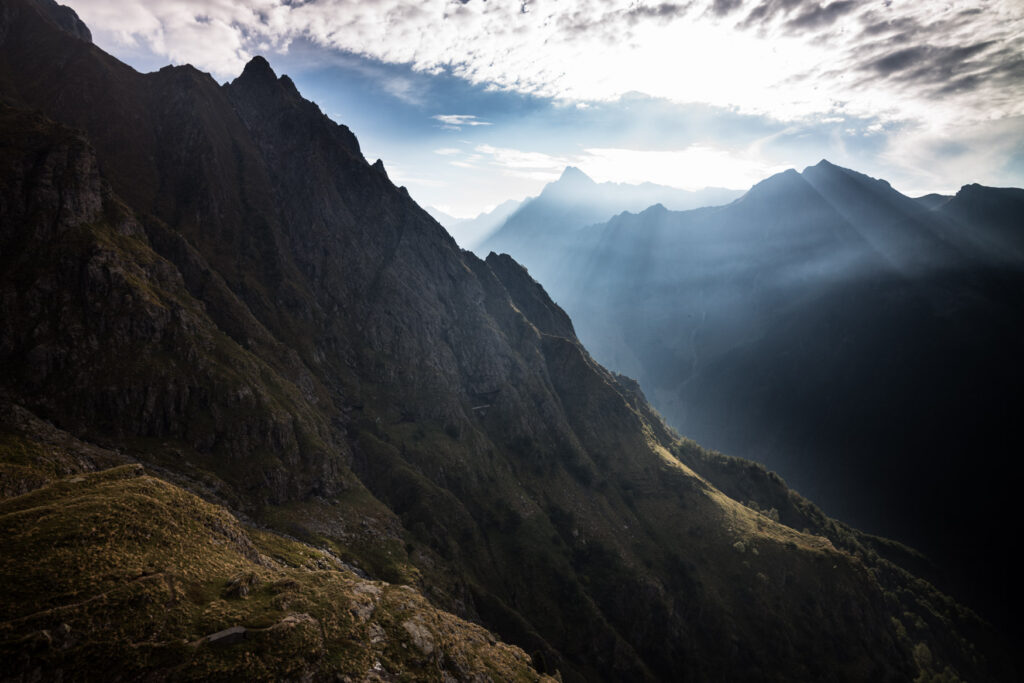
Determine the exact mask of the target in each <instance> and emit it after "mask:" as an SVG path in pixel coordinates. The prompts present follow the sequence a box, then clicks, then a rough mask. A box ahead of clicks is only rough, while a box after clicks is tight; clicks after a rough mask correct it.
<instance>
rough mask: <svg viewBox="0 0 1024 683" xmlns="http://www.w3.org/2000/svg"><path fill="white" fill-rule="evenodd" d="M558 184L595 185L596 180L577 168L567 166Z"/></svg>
mask: <svg viewBox="0 0 1024 683" xmlns="http://www.w3.org/2000/svg"><path fill="white" fill-rule="evenodd" d="M558 182H560V183H566V182H568V183H587V184H588V185H594V184H595V183H594V179H593V178H591V177H590V176H588V175H587V174H586V173H584V172H583V171H581V170H580V169H578V168H576V167H575V166H566V167H565V170H564V171H562V175H561V177H559V179H558Z"/></svg>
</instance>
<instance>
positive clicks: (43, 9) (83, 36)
mask: <svg viewBox="0 0 1024 683" xmlns="http://www.w3.org/2000/svg"><path fill="white" fill-rule="evenodd" d="M30 2H31V4H33V5H35V6H36V8H37V9H38V10H39V12H40V13H41V14H42V15H43V16H44V17H46V18H47V19H49V20H50V21H51V22H53V23H54V24H56V26H57V27H58V28H59V29H60V30H62V31H64V32H65V33H67V34H68V35H72V36H74V37H75V38H78V39H79V40H84V41H85V42H87V43H91V42H92V32H91V31H89V27H88V26H86V25H85V22H83V21H82V20H81V19H79V17H78V14H77V13H76V12H75V10H73V9H71V8H70V7H68V6H66V5H61V4H58V3H57V2H55V0H30Z"/></svg>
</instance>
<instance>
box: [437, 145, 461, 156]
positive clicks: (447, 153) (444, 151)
mask: <svg viewBox="0 0 1024 683" xmlns="http://www.w3.org/2000/svg"><path fill="white" fill-rule="evenodd" d="M459 151H460V150H458V149H456V148H454V147H442V148H441V149H435V150H434V154H441V155H442V156H451V155H452V154H458V153H459Z"/></svg>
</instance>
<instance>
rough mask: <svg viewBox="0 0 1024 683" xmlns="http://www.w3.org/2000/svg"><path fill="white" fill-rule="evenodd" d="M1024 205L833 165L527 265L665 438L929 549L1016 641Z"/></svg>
mask: <svg viewBox="0 0 1024 683" xmlns="http://www.w3.org/2000/svg"><path fill="white" fill-rule="evenodd" d="M1022 198H1024V191H1022V190H1015V189H994V188H983V187H980V186H976V185H971V186H967V187H965V188H963V189H962V190H961V191H960V192H959V193H957V195H956V196H955V197H952V198H946V199H944V200H943V201H941V202H937V201H931V202H921V201H920V200H913V199H910V198H908V197H905V196H903V195H901V194H900V193H898V192H896V191H895V190H893V189H892V188H891V187H890V186H889V184H888V183H886V182H885V181H881V180H875V179H872V178H869V177H867V176H864V175H862V174H859V173H856V172H853V171H850V170H848V169H843V168H840V167H837V166H835V165H833V164H830V163H829V162H827V161H822V162H821V163H819V164H817V165H816V166H813V167H810V168H807V169H805V170H804V171H803V173H797V172H796V171H787V172H785V173H782V174H779V175H776V176H773V177H771V178H769V179H767V180H765V181H763V182H761V183H759V184H758V185H756V186H755V187H753V188H752V189H751V190H750V191H749V192H748V193H747V194H746V195H744V196H743V197H742V198H741V199H739V200H737V201H735V202H733V203H732V204H729V205H727V206H724V207H716V208H711V209H701V210H697V211H688V212H671V211H667V210H665V209H664V208H663V207H660V206H654V207H651V208H649V209H647V210H645V211H643V212H641V213H639V214H622V215H620V216H617V217H615V218H614V219H612V220H611V221H609V222H607V223H606V224H603V225H595V226H591V227H589V228H587V229H586V230H584V231H580V232H579V233H577V235H576V237H575V238H574V239H573V240H571V241H569V242H559V241H555V240H552V241H550V242H546V243H545V242H543V241H538V240H537V239H536V237H535V236H526V237H524V242H527V241H528V242H529V243H528V244H525V243H524V244H523V245H522V250H521V253H522V254H524V255H526V257H525V258H524V264H525V265H526V266H527V267H529V268H530V269H531V272H532V273H533V274H534V275H535V276H537V277H538V278H540V279H541V281H543V282H545V285H546V286H547V287H548V288H549V290H550V291H551V292H552V293H553V296H554V298H555V299H556V300H557V301H559V302H560V303H561V304H562V305H563V306H564V307H565V308H566V310H567V311H568V312H569V313H570V314H571V315H572V317H573V321H574V323H575V325H576V329H577V331H578V332H579V334H580V337H581V338H582V339H583V340H584V341H585V342H586V344H587V345H588V347H589V348H590V349H591V350H592V351H593V353H594V354H595V357H596V358H597V359H598V360H600V361H602V362H604V363H607V364H608V366H609V367H612V368H615V369H616V370H617V371H620V372H626V373H629V374H631V375H633V376H636V377H637V378H638V379H639V381H640V383H641V385H642V386H643V387H644V389H645V391H646V392H647V394H648V395H649V396H651V398H652V401H653V403H654V405H655V406H656V407H657V408H658V409H659V410H660V412H661V413H662V414H663V415H665V416H666V418H667V420H668V421H669V422H670V423H671V424H673V425H674V426H676V427H677V428H679V429H680V430H681V431H682V432H683V433H685V434H687V435H689V436H691V437H693V438H695V439H697V440H698V441H699V442H701V443H703V444H705V445H707V446H710V447H714V448H716V449H720V450H722V451H725V452H728V453H733V454H736V455H741V456H743V457H749V458H752V459H755V460H757V461H760V462H763V463H765V464H766V465H767V466H768V467H770V468H771V469H773V470H777V471H778V472H780V473H781V474H782V475H783V476H784V477H785V478H786V480H787V481H789V482H790V483H791V484H792V485H794V486H795V487H796V488H797V489H798V490H800V491H801V492H803V493H805V494H807V495H808V496H809V497H811V498H812V499H813V500H816V501H818V502H819V503H820V504H822V505H823V506H824V507H825V509H826V510H827V511H829V512H830V513H832V514H836V515H838V516H839V517H840V518H842V519H844V520H846V521H849V522H851V523H854V524H857V525H861V526H863V527H865V528H868V529H870V530H871V531H873V532H876V533H881V534H885V535H890V536H894V537H897V538H900V539H901V540H903V541H905V542H908V543H910V544H912V545H915V546H919V547H921V548H922V549H924V550H926V551H927V553H928V554H929V555H930V556H932V557H933V558H934V559H935V560H937V561H938V563H939V565H940V567H941V568H942V571H940V572H939V574H937V575H936V576H942V577H943V580H944V581H949V583H947V584H946V585H957V586H959V587H960V590H965V591H967V592H969V593H971V599H972V600H973V601H975V604H978V605H983V606H984V608H985V610H986V611H987V613H989V614H992V615H993V616H994V617H996V618H999V619H1000V620H1001V621H1002V622H1003V623H1005V624H1006V625H1008V626H1010V625H1012V624H1014V623H1015V622H1016V618H1015V614H1016V610H1017V608H1018V607H1019V605H1020V604H1021V603H1020V597H1021V593H1020V589H1019V587H1018V585H1017V580H1016V577H1015V574H1014V570H1013V568H1012V565H1011V564H1010V563H1007V562H1006V561H1005V559H1003V558H1001V551H1000V550H999V549H998V548H999V545H1000V543H1001V542H1002V539H1005V538H1007V537H1012V536H1014V535H1016V534H1017V533H1019V532H1020V531H1021V527H1020V523H1019V519H1020V517H1019V515H1017V514H1016V512H1015V511H1014V508H1013V500H1014V488H1013V487H1014V483H1013V482H1014V481H1015V475H1016V474H1017V473H1019V471H1020V467H1019V464H1018V462H1017V461H1018V457H1017V455H1018V453H1019V450H1020V449H1019V438H1018V428H1017V419H1016V417H1015V416H1016V415H1017V414H1019V413H1020V411H1021V410H1022V409H1024V404H1022V399H1021V395H1020V392H1019V390H1018V389H1017V387H1019V386H1020V385H1021V382H1022V381H1024V361H1022V360H1021V356H1020V348H1021V347H1022V343H1024V308H1022V307H1021V302H1022V301H1024V251H1021V247H1022V243H1021V240H1022V239H1024V232H1022V231H1021V223H1020V216H1021V215H1024V213H1022V212H1021V211H1022V208H1024V205H1022V204H1021V202H1022ZM545 251H546V252H547V255H546V257H545V259H546V260H545V259H540V260H537V261H531V260H530V258H529V255H530V254H533V253H536V252H545ZM510 253H511V254H512V255H513V256H516V257H518V256H519V254H520V250H518V249H511V250H510ZM554 262H557V263H558V265H557V267H555V268H552V267H550V264H551V263H554ZM981 501H984V503H983V504H979V503H980V502H981Z"/></svg>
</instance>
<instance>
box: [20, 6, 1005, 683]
mask: <svg viewBox="0 0 1024 683" xmlns="http://www.w3.org/2000/svg"><path fill="white" fill-rule="evenodd" d="M0 321H2V323H0V587H2V588H0V659H2V661H3V662H4V666H3V670H2V672H0V678H3V679H4V680H22V681H27V680H67V679H76V680H94V679H99V678H104V679H130V680H137V679H146V680H168V679H173V680H181V679H197V680H209V679H231V680H238V679H244V680H365V681H387V680H435V681H450V680H453V679H454V680H477V681H479V680H502V681H503V680H523V681H528V680H553V678H552V677H558V678H560V679H561V680H563V681H583V680H588V681H591V680H592V681H601V680H609V681H611V680H615V681H629V680H637V681H648V680H680V679H685V678H689V679H696V680H708V681H714V680H721V681H727V680H728V681H732V680H738V679H757V680H778V681H783V680H785V681H792V680H816V681H818V680H878V681H901V680H910V679H914V678H918V677H920V678H924V679H927V678H930V677H936V676H945V677H947V678H950V677H959V678H962V679H971V680H1014V679H1015V678H1016V674H1017V673H1018V672H1017V671H1016V670H1015V668H1014V667H1015V665H1014V663H1013V660H1012V658H1011V652H1012V650H1011V648H1010V647H1009V645H1008V643H1007V642H1006V641H1005V640H1004V639H1003V637H1002V636H1001V635H1000V633H999V632H998V631H996V630H995V629H993V628H992V627H991V626H989V625H987V624H986V623H985V622H984V621H983V620H981V619H980V618H979V617H978V616H976V615H975V614H974V613H973V612H971V611H970V610H968V609H966V608H964V607H962V606H961V605H960V604H959V603H958V602H956V601H955V600H954V599H953V598H951V597H949V596H947V595H945V594H943V593H942V592H940V591H939V590H937V589H936V588H935V587H934V586H933V585H931V584H929V583H927V582H926V581H923V580H921V579H920V578H918V577H917V576H915V575H914V574H913V573H912V572H914V571H917V567H918V565H920V564H921V562H922V559H921V558H920V556H919V555H918V554H917V553H915V552H914V551H912V550H910V549H908V548H906V547H904V546H901V545H900V544H898V543H894V542H891V541H887V540H884V539H882V538H878V537H875V536H870V535H867V534H864V533H862V532H859V531H857V530H855V529H853V528H851V527H849V526H846V525H844V524H842V523H839V522H836V521H835V520H832V519H830V518H828V517H826V516H825V515H824V514H822V512H821V511H820V510H819V509H818V508H817V507H816V506H814V505H813V504H812V503H810V502H809V501H808V500H806V499H804V498H802V497H801V496H799V495H797V494H796V493H794V492H793V491H791V490H790V489H788V488H787V487H786V486H785V484H784V483H783V482H782V480H781V479H779V478H778V477H777V476H774V475H772V474H770V473H769V472H767V471H766V470H765V469H764V468H763V467H761V466H758V465H756V464H754V463H751V462H748V461H744V460H740V459H736V458H731V457H727V456H722V455H718V454H716V453H713V452H709V451H706V450H704V449H703V448H701V447H700V446H698V445H697V444H696V443H694V442H692V441H690V440H688V439H684V438H681V437H680V436H679V435H678V434H676V433H675V432H674V431H673V430H672V429H670V428H669V427H668V426H666V424H665V423H664V422H663V421H662V419H661V418H660V417H659V416H658V415H657V414H656V413H655V412H654V411H653V409H652V408H651V407H650V406H649V404H648V403H647V401H646V399H645V398H644V396H643V393H642V392H641V391H640V389H639V386H638V385H637V384H636V382H634V381H632V380H630V379H628V378H627V377H625V376H622V375H619V374H615V373H613V372H609V371H608V370H606V369H605V368H604V367H602V366H601V365H600V364H598V363H597V362H595V361H594V360H593V359H592V358H591V356H590V354H589V353H588V352H587V350H586V349H585V348H584V347H583V345H582V344H581V343H580V342H579V340H578V339H577V337H576V334H575V332H574V326H573V322H572V320H571V319H570V318H569V316H567V315H566V313H565V312H564V311H563V310H562V309H561V308H560V307H559V306H557V305H556V304H555V303H553V302H552V300H551V299H550V298H549V297H548V295H547V293H546V292H545V289H544V288H543V287H542V286H541V285H540V284H538V282H537V281H535V280H534V279H533V278H531V277H530V275H529V274H528V273H527V271H526V270H525V269H524V268H523V267H522V266H521V265H519V264H518V263H517V262H516V261H515V260H513V259H512V258H511V257H508V256H502V255H490V256H488V257H487V258H486V259H480V258H478V257H476V256H474V255H473V254H472V253H470V252H467V251H464V250H462V249H460V248H459V247H458V245H457V244H456V242H455V241H454V240H453V239H452V237H451V236H450V235H449V234H448V233H447V232H446V231H445V230H444V229H443V228H442V227H441V226H440V225H439V224H438V223H437V222H436V221H435V220H433V219H432V218H431V217H430V216H429V215H428V214H427V213H426V212H425V211H424V210H423V209H421V208H420V207H419V206H417V205H416V204H415V202H413V201H412V200H411V199H410V197H409V195H408V193H407V192H406V191H405V190H404V188H401V187H396V186H395V185H394V184H393V183H392V182H391V180H390V179H389V178H388V175H387V172H386V170H385V168H384V165H383V164H382V163H381V162H379V161H378V162H376V163H373V164H370V163H368V162H367V160H366V159H364V158H363V156H362V153H361V151H360V147H359V143H358V141H357V139H356V137H355V136H354V135H353V133H352V132H351V131H350V130H349V129H348V128H346V127H345V126H343V125H339V124H336V123H335V122H333V121H331V120H330V119H328V118H327V117H326V116H324V115H323V114H322V113H321V112H320V110H319V109H318V107H317V106H316V105H315V104H313V103H312V102H309V101H307V100H305V99H303V98H302V97H301V95H300V94H299V92H298V90H297V89H296V87H295V84H294V83H293V82H292V81H291V80H290V79H289V78H288V77H287V76H280V77H278V76H277V75H276V74H275V73H274V72H273V70H272V68H271V66H270V65H269V63H268V62H267V61H266V60H265V59H263V58H261V57H256V58H254V59H252V60H251V61H250V62H249V63H248V64H247V65H246V67H245V69H244V71H243V72H242V74H241V75H240V76H239V77H238V78H236V79H235V80H233V81H231V82H230V83H226V84H223V85H220V84H218V83H217V82H216V81H214V79H213V78H211V77H210V76H209V75H208V74H205V73H202V72H200V71H198V70H196V69H194V68H192V67H190V66H176V67H166V68H164V69H161V70H159V71H157V72H153V73H149V74H141V73H138V72H136V71H134V70H133V69H131V68H130V67H128V66H126V65H125V64H123V63H121V62H119V61H117V60H116V59H114V58H113V57H111V56H109V55H107V54H106V53H104V52H103V51H102V50H100V49H99V48H97V47H96V46H95V45H93V44H92V43H91V42H90V41H89V34H88V30H87V29H85V28H84V26H83V25H82V24H81V22H79V21H78V20H77V18H76V17H74V15H73V13H72V12H71V11H70V10H68V9H67V8H62V7H60V6H58V5H56V4H55V3H54V2H52V0H6V1H5V2H4V4H3V6H2V8H0Z"/></svg>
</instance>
